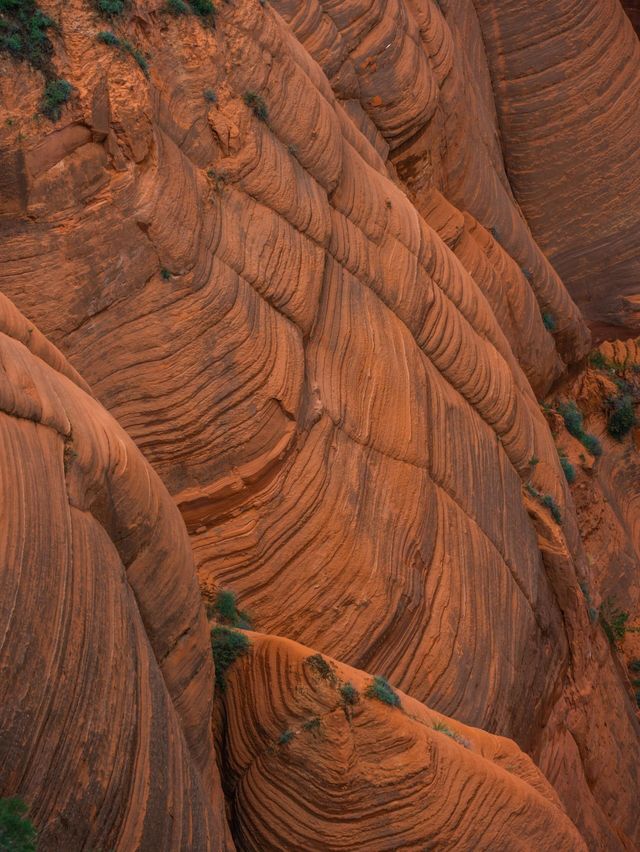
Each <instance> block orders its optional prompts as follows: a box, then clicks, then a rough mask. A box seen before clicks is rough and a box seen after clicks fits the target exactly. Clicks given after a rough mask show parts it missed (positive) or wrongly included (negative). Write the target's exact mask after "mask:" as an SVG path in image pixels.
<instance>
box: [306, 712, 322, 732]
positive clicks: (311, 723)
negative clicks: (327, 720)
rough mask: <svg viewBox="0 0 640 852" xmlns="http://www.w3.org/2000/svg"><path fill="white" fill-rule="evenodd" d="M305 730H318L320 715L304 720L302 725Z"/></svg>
mask: <svg viewBox="0 0 640 852" xmlns="http://www.w3.org/2000/svg"><path fill="white" fill-rule="evenodd" d="M302 727H303V728H304V730H305V731H310V732H311V733H312V734H316V733H318V731H319V730H320V717H319V716H313V717H312V718H311V719H307V721H306V722H304V724H303V725H302Z"/></svg>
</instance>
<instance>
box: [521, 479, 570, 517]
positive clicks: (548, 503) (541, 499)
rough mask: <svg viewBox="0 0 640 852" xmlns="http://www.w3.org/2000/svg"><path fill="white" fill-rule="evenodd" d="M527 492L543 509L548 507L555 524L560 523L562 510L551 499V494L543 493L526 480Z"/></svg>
mask: <svg viewBox="0 0 640 852" xmlns="http://www.w3.org/2000/svg"><path fill="white" fill-rule="evenodd" d="M525 487H526V489H527V492H528V493H529V494H530V495H531V496H532V497H535V499H536V500H537V501H538V503H540V505H541V506H544V507H545V509H548V510H549V511H550V512H551V517H552V518H553V520H554V521H555V522H556V523H557V524H561V523H562V512H561V511H560V507H559V506H558V504H557V503H556V501H555V500H554V499H553V497H552V496H551V494H543V493H542V492H541V491H538V489H537V488H536V487H535V486H534V485H533V484H532V483H531V482H527V484H526V486H525Z"/></svg>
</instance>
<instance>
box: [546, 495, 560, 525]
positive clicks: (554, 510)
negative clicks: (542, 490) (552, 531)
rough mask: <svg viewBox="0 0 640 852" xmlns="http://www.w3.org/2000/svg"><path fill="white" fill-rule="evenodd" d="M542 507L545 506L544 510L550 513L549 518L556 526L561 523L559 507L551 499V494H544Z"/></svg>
mask: <svg viewBox="0 0 640 852" xmlns="http://www.w3.org/2000/svg"><path fill="white" fill-rule="evenodd" d="M542 505H543V506H545V508H547V509H548V510H549V511H550V512H551V517H552V518H553V520H554V521H555V522H556V524H561V523H562V513H561V511H560V507H559V506H558V504H557V503H556V501H555V500H554V499H553V497H552V496H551V494H545V495H544V496H543V498H542Z"/></svg>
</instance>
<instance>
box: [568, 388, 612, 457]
mask: <svg viewBox="0 0 640 852" xmlns="http://www.w3.org/2000/svg"><path fill="white" fill-rule="evenodd" d="M558 412H559V413H560V415H561V416H562V419H563V420H564V425H565V426H566V427H567V431H568V432H569V433H570V434H571V435H573V437H574V438H577V439H578V440H579V441H580V443H581V444H582V445H583V446H584V447H586V449H587V450H588V451H589V452H590V453H591V455H592V456H601V455H602V445H601V444H600V441H599V440H598V439H597V438H596V436H595V435H591V434H589V433H588V432H585V431H584V418H583V416H582V412H581V411H580V409H579V408H578V406H577V405H576V403H575V402H574V401H573V400H570V401H569V402H562V403H560V405H559V406H558Z"/></svg>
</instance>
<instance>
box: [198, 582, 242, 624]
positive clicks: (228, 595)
mask: <svg viewBox="0 0 640 852" xmlns="http://www.w3.org/2000/svg"><path fill="white" fill-rule="evenodd" d="M207 615H208V616H209V617H210V618H215V619H217V620H218V621H221V622H223V624H226V625H229V626H231V627H240V628H241V629H242V630H249V629H250V628H251V618H250V616H249V615H248V613H246V612H242V611H241V610H239V609H238V599H237V596H236V593H235V592H232V591H230V590H229V589H220V591H219V592H218V593H217V595H216V598H215V601H214V602H213V604H212V605H210V606H208V607H207Z"/></svg>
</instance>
